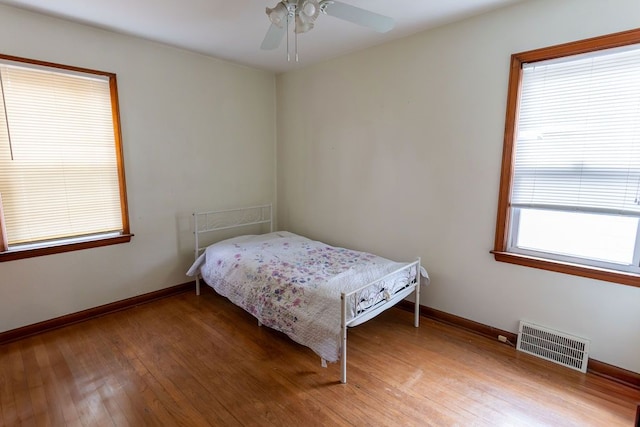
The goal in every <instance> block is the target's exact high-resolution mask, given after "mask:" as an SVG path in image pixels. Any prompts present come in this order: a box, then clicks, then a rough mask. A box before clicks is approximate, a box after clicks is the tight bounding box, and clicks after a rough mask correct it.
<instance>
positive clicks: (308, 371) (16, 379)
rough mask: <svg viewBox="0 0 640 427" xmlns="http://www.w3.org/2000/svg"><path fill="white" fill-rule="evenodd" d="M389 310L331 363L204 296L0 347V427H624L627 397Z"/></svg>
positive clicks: (631, 409)
mask: <svg viewBox="0 0 640 427" xmlns="http://www.w3.org/2000/svg"><path fill="white" fill-rule="evenodd" d="M411 320H412V317H411V314H410V313H408V312H405V311H403V310H400V309H395V308H394V309H391V310H389V311H387V312H386V313H384V314H382V315H381V316H379V317H378V318H376V319H373V320H372V321H370V322H368V323H366V324H364V325H362V326H359V327H357V328H354V329H352V330H350V335H349V346H348V350H349V359H348V360H349V371H348V375H349V378H348V380H349V383H348V384H346V385H343V384H339V382H338V378H339V372H340V370H339V366H338V365H337V364H331V365H329V367H328V368H326V369H323V368H321V366H320V359H319V358H318V357H317V356H315V355H314V354H313V353H312V352H311V351H310V350H308V349H306V348H304V347H302V346H299V345H297V344H295V343H294V342H292V341H291V340H289V339H288V338H287V337H285V336H284V335H281V334H279V333H276V332H274V331H272V330H270V329H268V328H265V327H258V326H257V323H256V321H255V320H254V319H253V318H252V317H251V316H250V315H248V314H246V313H245V312H244V311H242V310H241V309H239V308H237V307H235V306H233V305H232V304H231V303H229V302H228V301H227V300H226V299H223V298H221V297H219V296H217V295H215V294H213V293H212V292H206V293H205V294H204V295H202V296H200V297H196V296H195V295H193V294H191V293H188V294H182V295H178V296H174V297H170V298H166V299H164V300H160V301H156V302H153V303H149V304H145V305H141V306H139V307H136V308H133V309H130V310H127V311H123V312H120V313H115V314H111V315H108V316H104V317H102V318H99V319H95V320H91V321H88V322H84V323H80V324H77V325H73V326H69V327H66V328H64V329H60V330H57V331H52V332H48V333H44V334H41V335H38V336H35V337H32V338H27V339H24V340H22V341H18V342H15V343H12V344H8V345H4V346H0V424H2V425H5V426H14V425H38V426H39V425H43V426H44V425H51V426H64V425H83V426H110V425H115V426H126V425H132V426H146V425H158V426H171V425H183V426H200V425H221V426H231V425H256V426H262V425H277V426H299V425H305V426H313V425H358V426H360V425H373V426H380V425H420V426H428V425H434V426H454V425H459V426H473V425H479V426H544V425H548V426H632V425H633V424H634V420H635V413H636V406H637V405H638V404H639V403H640V392H639V391H637V390H633V389H630V388H626V387H624V386H621V385H617V384H614V383H611V382H609V381H607V380H605V379H603V378H599V377H596V376H592V375H590V374H587V375H583V374H581V373H579V372H575V371H572V370H569V369H566V368H562V367H559V366H556V365H553V364H550V363H547V362H544V361H540V360H538V359H535V358H532V357H529V356H527V355H524V354H518V353H517V352H516V351H515V350H514V349H513V348H511V347H509V346H507V345H505V344H500V343H498V342H497V341H496V342H493V341H491V340H488V339H486V338H483V337H479V336H476V335H473V334H470V333H467V332H464V331H461V330H459V329H456V328H452V327H449V326H445V325H442V324H439V323H437V322H434V321H431V320H428V319H422V324H421V327H420V328H418V329H415V328H414V327H413V326H412V321H411Z"/></svg>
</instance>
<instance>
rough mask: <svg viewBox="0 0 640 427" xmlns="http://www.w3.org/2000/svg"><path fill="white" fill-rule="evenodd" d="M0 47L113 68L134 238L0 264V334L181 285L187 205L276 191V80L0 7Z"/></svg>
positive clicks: (259, 198)
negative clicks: (116, 80) (118, 242)
mask: <svg viewBox="0 0 640 427" xmlns="http://www.w3.org/2000/svg"><path fill="white" fill-rule="evenodd" d="M0 52H1V53H4V54H8V55H15V56H22V57H27V58H33V59H38V60H44V61H51V62H57V63H62V64H68V65H74V66H79V67H86V68H92V69H98V70H103V71H109V72H114V73H116V74H117V78H118V87H119V97H120V115H121V121H122V137H123V145H124V160H125V172H126V178H127V192H128V198H129V213H130V221H131V231H132V232H133V233H134V234H135V237H134V238H133V239H132V242H131V243H129V244H121V245H115V246H108V247H103V248H96V249H89V250H84V251H77V252H70V253H65V254H58V255H50V256H45V257H39V258H31V259H25V260H19V261H10V262H4V263H0V332H1V331H6V330H10V329H14V328H17V327H20V326H24V325H28V324H32V323H35V322H39V321H42V320H46V319H51V318H54V317H57V316H61V315H64V314H68V313H73V312H77V311H80V310H83V309H86V308H90V307H95V306H98V305H102V304H106V303H110V302H113V301H118V300H122V299H125V298H128V297H131V296H135V295H140V294H144V293H148V292H151V291H154V290H158V289H162V288H166V287H169V286H173V285H177V284H180V283H185V282H188V281H190V280H191V279H190V278H188V277H187V276H185V271H186V270H187V268H188V267H189V265H190V263H191V261H192V245H193V243H192V242H193V235H192V232H191V215H190V213H191V212H192V211H193V210H198V209H215V208H227V207H235V206H238V205H247V204H254V203H262V202H270V201H272V200H273V198H274V197H275V78H274V76H273V74H271V73H267V72H262V71H257V70H253V69H249V68H245V67H240V66H236V65H232V64H229V63H226V62H223V61H219V60H215V59H212V58H209V57H205V56H202V55H197V54H193V53H189V52H186V51H181V50H178V49H174V48H170V47H166V46H163V45H159V44H155V43H151V42H147V41H144V40H141V39H136V38H132V37H127V36H123V35H118V34H114V33H110V32H107V31H101V30H98V29H94V28H90V27H86V26H82V25H78V24H73V23H70V22H66V21H63V20H58V19H53V18H49V17H45V16H42V15H38V14H32V13H28V12H24V11H21V10H18V9H14V8H10V7H6V6H0Z"/></svg>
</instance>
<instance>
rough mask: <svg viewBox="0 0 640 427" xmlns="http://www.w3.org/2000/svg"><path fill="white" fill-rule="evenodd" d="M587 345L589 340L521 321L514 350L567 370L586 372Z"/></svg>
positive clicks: (587, 359)
mask: <svg viewBox="0 0 640 427" xmlns="http://www.w3.org/2000/svg"><path fill="white" fill-rule="evenodd" d="M589 343H590V341H589V340H585V339H583V338H578V337H575V336H572V335H569V334H565V333H563V332H558V331H555V330H553V329H549V328H545V327H543V326H539V325H536V324H533V323H529V322H525V321H522V320H521V321H520V326H519V328H518V344H517V346H516V348H517V349H518V350H519V351H523V352H525V353H529V354H532V355H534V356H538V357H540V358H542V359H546V360H549V361H551V362H555V363H558V364H560V365H563V366H566V367H568V368H571V369H575V370H577V371H580V372H587V362H588V361H589Z"/></svg>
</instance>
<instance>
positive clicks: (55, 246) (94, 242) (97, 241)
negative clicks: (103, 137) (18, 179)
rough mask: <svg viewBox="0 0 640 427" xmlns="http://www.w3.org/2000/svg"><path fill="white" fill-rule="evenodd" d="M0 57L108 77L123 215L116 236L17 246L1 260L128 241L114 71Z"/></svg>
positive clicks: (2, 253)
mask: <svg viewBox="0 0 640 427" xmlns="http://www.w3.org/2000/svg"><path fill="white" fill-rule="evenodd" d="M0 59H2V60H6V61H14V62H21V63H24V64H30V65H35V66H43V67H50V68H57V69H61V70H66V71H71V72H79V73H85V74H94V75H98V76H103V77H107V78H108V79H109V89H110V96H111V115H112V119H113V134H114V140H115V151H116V163H117V167H118V181H119V187H120V209H121V215H122V233H121V234H120V235H118V236H115V237H114V236H113V234H111V235H108V236H105V237H101V236H95V237H94V238H89V239H87V240H84V241H79V242H73V243H63V244H59V243H56V242H55V241H52V242H51V244H50V245H46V246H45V245H43V246H40V247H36V248H31V249H23V250H20V249H16V250H11V249H9V250H8V251H5V252H0V262H4V261H13V260H17V259H24V258H33V257H38V256H44V255H52V254H57V253H64V252H71V251H77V250H83V249H89V248H96V247H101V246H108V245H115V244H120V243H127V242H130V241H131V237H133V234H131V230H130V225H129V208H128V204H127V189H126V181H125V171H124V155H123V148H122V131H121V126H120V107H119V105H120V104H119V99H118V84H117V79H116V74H115V73H109V72H106V71H98V70H93V69H89V68H82V67H74V66H71V65H63V64H57V63H53V62H47V61H39V60H35V59H29V58H21V57H18V56H11V55H4V54H0Z"/></svg>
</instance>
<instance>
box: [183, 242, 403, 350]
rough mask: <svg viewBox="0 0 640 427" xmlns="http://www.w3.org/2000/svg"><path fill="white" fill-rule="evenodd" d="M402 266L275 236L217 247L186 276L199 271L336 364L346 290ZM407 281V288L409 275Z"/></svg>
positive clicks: (273, 325)
mask: <svg viewBox="0 0 640 427" xmlns="http://www.w3.org/2000/svg"><path fill="white" fill-rule="evenodd" d="M403 265H406V264H403V263H396V262H393V261H389V260H387V259H385V258H381V257H379V256H376V255H372V254H369V253H366V252H358V251H353V250H349V249H344V248H337V247H332V246H329V245H326V244H324V243H321V242H316V241H312V240H310V239H307V238H305V237H301V236H298V235H295V234H292V233H289V232H275V233H269V234H264V235H257V236H241V237H237V238H233V239H228V240H225V241H223V242H219V243H216V244H214V245H211V246H209V247H208V248H207V249H206V251H205V253H204V254H203V255H202V256H201V257H200V258H199V259H198V260H197V261H196V262H195V263H194V265H193V266H192V267H191V269H190V270H189V272H188V273H187V274H190V275H194V274H196V273H197V272H198V269H199V270H200V273H201V274H202V277H203V279H204V280H205V282H206V283H207V284H209V285H210V286H211V287H213V288H214V289H215V290H216V292H218V293H219V294H221V295H223V296H225V297H227V298H228V299H229V300H231V301H232V302H233V303H234V304H236V305H238V306H240V307H242V308H244V309H245V310H246V311H248V312H249V313H251V314H252V315H253V316H255V317H256V318H257V319H258V320H259V321H260V322H261V323H262V324H263V325H266V326H269V327H271V328H274V329H276V330H279V331H281V332H284V333H285V334H287V335H288V336H289V337H290V338H292V339H293V340H294V341H296V342H298V343H300V344H303V345H305V346H307V347H309V348H311V349H312V350H313V351H315V352H316V353H317V354H318V355H319V356H320V357H322V358H323V359H325V360H327V361H329V362H335V361H337V360H338V357H339V351H340V293H341V292H343V291H347V292H348V291H351V290H355V289H358V288H360V287H361V286H363V285H366V284H367V283H369V282H371V281H373V280H375V279H377V278H380V277H382V276H384V275H386V274H388V273H391V272H393V271H394V270H397V269H398V268H400V267H402V266H403ZM414 274H415V273H414ZM405 276H408V275H407V274H405ZM403 280H404V284H405V285H406V283H407V280H408V278H407V277H405V278H404V279H403ZM383 291H386V290H384V289H381V290H380V292H383ZM351 315H352V313H351Z"/></svg>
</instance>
